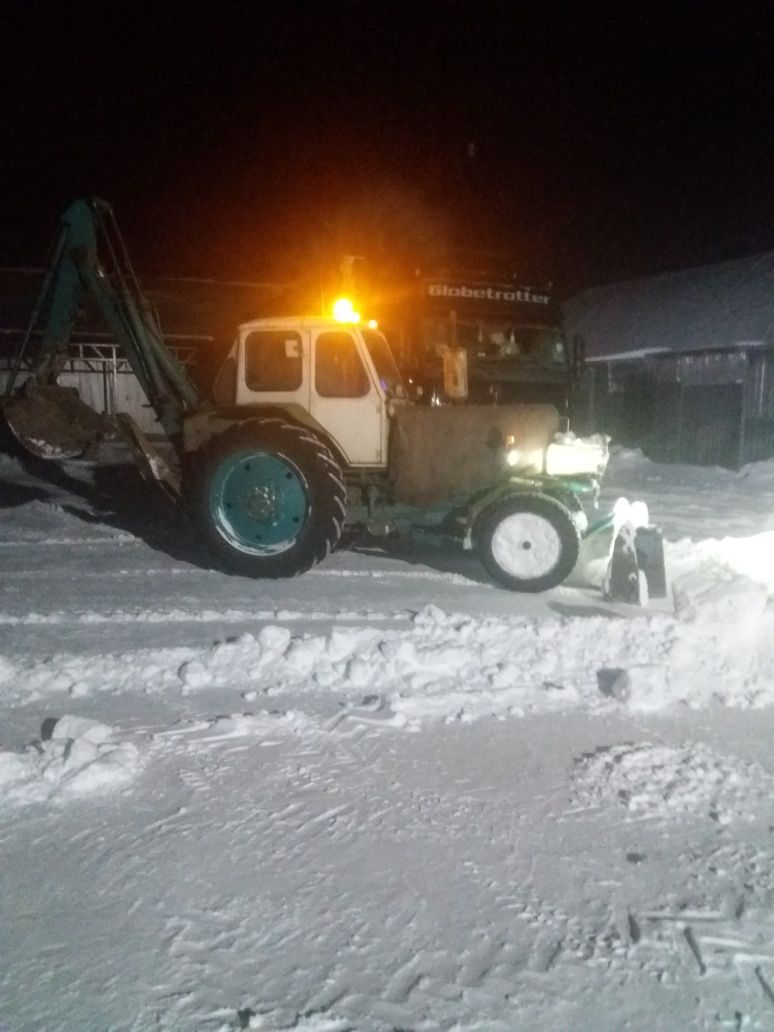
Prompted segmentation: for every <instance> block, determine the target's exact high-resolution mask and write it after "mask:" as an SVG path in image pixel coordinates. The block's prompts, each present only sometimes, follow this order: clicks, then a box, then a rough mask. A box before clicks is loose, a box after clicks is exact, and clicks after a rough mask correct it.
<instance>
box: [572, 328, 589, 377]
mask: <svg viewBox="0 0 774 1032" xmlns="http://www.w3.org/2000/svg"><path fill="white" fill-rule="evenodd" d="M585 364H586V341H585V339H584V338H583V337H582V336H581V335H580V333H576V334H575V336H574V337H573V339H572V374H573V376H574V377H575V379H576V380H580V378H581V375H582V374H583V367H584V365H585Z"/></svg>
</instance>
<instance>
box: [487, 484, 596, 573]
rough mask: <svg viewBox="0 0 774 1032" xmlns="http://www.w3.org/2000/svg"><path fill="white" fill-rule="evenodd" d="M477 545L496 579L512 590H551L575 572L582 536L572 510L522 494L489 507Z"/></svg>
mask: <svg viewBox="0 0 774 1032" xmlns="http://www.w3.org/2000/svg"><path fill="white" fill-rule="evenodd" d="M474 543H475V546H476V549H477V551H478V554H479V556H480V558H481V562H482V563H483V564H484V566H485V567H486V569H487V571H488V572H489V573H490V574H491V576H492V577H493V578H494V579H495V580H496V581H498V582H499V583H500V584H502V585H504V586H505V587H506V588H510V589H511V590H512V591H547V590H548V589H549V588H554V587H556V585H557V584H561V583H562V581H563V580H564V579H565V578H566V577H567V576H568V575H569V574H570V573H571V572H572V569H573V567H574V566H575V564H576V562H577V561H578V553H579V551H580V534H579V532H578V528H577V526H576V524H575V521H574V520H573V518H572V516H571V514H570V512H569V510H568V509H566V508H565V506H563V505H562V504H561V502H557V501H555V500H554V499H553V498H549V497H548V496H547V495H536V494H521V495H519V494H516V495H511V496H510V497H508V498H504V499H502V500H500V501H499V502H495V503H494V504H493V505H491V506H490V507H489V508H488V509H485V510H484V511H483V512H482V513H481V515H480V516H479V518H478V521H477V522H476V525H475V527H474Z"/></svg>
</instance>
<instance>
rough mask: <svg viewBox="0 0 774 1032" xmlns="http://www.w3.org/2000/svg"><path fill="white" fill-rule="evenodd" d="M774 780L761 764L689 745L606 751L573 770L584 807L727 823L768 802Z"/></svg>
mask: <svg viewBox="0 0 774 1032" xmlns="http://www.w3.org/2000/svg"><path fill="white" fill-rule="evenodd" d="M771 790H772V779H771V778H770V777H769V775H768V774H766V772H765V771H764V770H763V769H762V768H761V767H759V766H758V765H757V764H753V763H744V762H742V761H741V760H738V759H736V758H735V757H732V756H723V755H720V754H718V753H716V752H714V751H713V750H712V749H710V748H709V747H708V746H706V745H703V744H701V743H696V742H685V743H683V744H682V745H680V746H679V747H677V748H673V747H670V746H665V745H652V744H650V743H648V742H645V743H642V744H638V745H634V744H632V743H625V744H623V745H616V746H610V747H608V746H605V747H603V748H600V749H597V750H596V751H595V752H593V753H591V754H587V755H584V756H581V757H580V758H579V759H578V760H577V761H576V763H575V766H574V769H573V771H572V793H573V798H574V801H575V802H576V803H579V804H581V805H584V806H589V805H592V806H593V805H599V804H606V803H616V804H618V805H619V806H623V807H625V808H626V809H627V810H629V811H631V812H632V813H644V814H648V815H650V816H656V817H670V816H679V815H683V814H687V813H694V814H696V815H698V816H709V817H712V818H713V819H714V820H717V821H719V822H720V823H723V824H725V823H728V822H729V821H730V820H731V819H732V818H733V817H734V816H739V815H742V816H743V815H745V814H747V813H749V812H750V807H751V806H752V805H754V803H755V801H756V800H758V801H760V800H763V799H766V798H768V797H769V796H770V794H771Z"/></svg>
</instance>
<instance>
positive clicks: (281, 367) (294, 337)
mask: <svg viewBox="0 0 774 1032" xmlns="http://www.w3.org/2000/svg"><path fill="white" fill-rule="evenodd" d="M302 375H303V370H302V368H301V337H300V335H299V334H298V333H293V332H290V331H288V330H255V331H253V332H252V333H250V334H248V336H247V339H246V340H245V383H246V384H247V386H248V388H249V389H250V390H251V391H295V390H298V388H299V387H300V386H301V377H302Z"/></svg>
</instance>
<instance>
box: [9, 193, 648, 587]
mask: <svg viewBox="0 0 774 1032" xmlns="http://www.w3.org/2000/svg"><path fill="white" fill-rule="evenodd" d="M84 305H91V306H93V307H94V308H95V309H96V310H97V311H98V313H99V315H100V316H101V318H102V319H103V320H104V323H105V324H106V326H107V327H108V328H109V329H110V330H111V332H112V333H113V335H114V336H115V337H116V339H117V340H118V342H119V343H120V345H121V346H122V348H123V350H124V352H125V354H126V357H127V359H128V361H129V363H130V364H131V367H132V369H133V371H134V373H135V375H136V376H137V378H138V380H139V382H140V384H141V385H142V387H143V389H144V391H145V394H146V395H147V398H148V401H149V403H150V404H151V406H152V407H153V410H154V411H155V413H156V416H157V418H158V422H159V424H160V426H161V428H162V430H163V434H164V438H165V443H166V447H160V446H159V444H158V443H156V442H154V441H152V440H150V439H149V438H148V437H147V435H146V434H144V433H143V432H142V431H140V429H139V428H138V427H137V426H136V424H134V422H133V421H132V419H131V418H130V417H129V416H128V415H126V414H119V415H118V416H117V417H116V420H115V422H113V421H112V420H108V419H107V418H106V417H105V416H102V415H99V414H97V413H95V412H94V411H93V410H91V409H89V408H88V406H86V405H85V404H84V403H83V402H82V401H81V400H80V398H79V397H78V396H77V394H76V392H75V391H73V389H72V388H63V387H60V386H59V385H58V383H57V378H58V375H59V372H60V371H61V369H62V366H63V363H64V361H65V359H66V354H67V346H68V342H69V340H70V337H71V335H72V332H73V328H74V326H75V324H76V320H77V318H78V313H79V309H81V308H82V306H84ZM343 320H344V321H342V319H341V318H339V319H334V318H332V317H322V316H311V315H310V316H298V317H278V318H261V319H256V320H252V321H247V322H244V323H242V324H241V325H240V326H238V327H237V328H236V331H235V335H234V340H233V345H232V347H231V349H230V352H229V353H228V355H227V357H226V359H225V362H224V364H223V366H222V368H221V369H220V372H219V373H218V375H217V377H216V379H215V382H214V385H213V387H212V389H211V391H210V393H209V395H208V396H204V395H203V394H202V392H201V390H200V389H199V388H197V387H196V386H195V385H194V383H193V382H192V381H191V379H190V378H189V377H188V375H187V373H186V372H185V370H184V369H183V367H182V366H181V365H180V364H179V363H178V362H177V361H176V360H175V358H174V357H173V355H172V354H171V352H170V351H169V350H168V348H167V347H166V345H165V343H164V338H163V334H162V330H161V327H160V325H159V322H158V319H157V317H156V315H155V312H154V311H153V309H152V307H151V306H150V305H149V303H148V301H147V299H146V298H145V296H144V295H143V293H142V290H141V288H140V285H139V281H138V279H137V276H136V274H135V272H134V269H133V266H132V263H131V261H130V259H129V255H128V252H127V249H126V246H125V244H124V241H123V238H122V236H121V234H120V231H119V229H118V226H117V224H116V220H115V216H114V214H113V211H112V208H111V206H110V204H109V203H108V202H106V201H104V200H102V199H99V198H84V199H80V200H77V201H75V202H73V204H71V205H70V207H69V208H68V209H67V210H66V212H65V213H64V216H63V218H62V223H61V228H60V233H59V237H58V242H57V246H56V248H55V250H54V256H53V260H52V264H51V267H50V270H49V272H48V274H47V276H46V280H45V282H44V285H43V289H42V291H41V295H40V298H39V300H38V303H37V304H36V306H35V310H34V312H33V317H32V319H31V321H30V327H31V330H32V327H33V326H37V325H40V326H41V327H42V330H41V333H40V335H39V337H38V338H36V339H35V340H33V335H32V332H30V333H28V334H27V336H26V338H25V341H24V343H23V345H22V348H21V349H20V352H19V360H18V361H17V363H16V369H15V372H16V373H17V374H18V372H19V370H20V369H21V363H22V358H25V360H26V365H27V367H28V369H29V372H28V374H27V376H26V379H24V380H23V382H21V383H20V384H19V383H17V380H18V379H19V377H18V376H17V377H13V376H12V377H11V379H10V381H9V383H8V385H7V388H6V394H5V397H4V398H3V401H2V411H3V416H4V418H5V421H6V423H7V425H8V427H9V428H10V429H11V431H12V433H13V434H14V436H15V437H16V438H17V440H18V441H19V442H20V443H21V444H22V446H23V447H24V448H26V449H27V450H28V451H30V452H32V453H33V454H36V455H38V456H42V457H45V458H50V459H54V460H63V459H67V458H70V459H72V458H76V457H78V456H83V455H86V454H89V451H90V449H93V448H94V447H95V443H97V442H99V441H100V440H103V441H104V440H106V439H109V438H110V437H111V436H112V435H115V434H117V433H118V434H120V435H122V437H123V438H124V439H125V440H126V441H127V442H128V443H129V444H130V446H131V449H132V453H133V455H134V456H135V457H136V461H137V462H138V463H139V464H140V466H141V469H142V470H143V472H144V474H145V475H146V476H147V477H148V478H149V479H152V480H153V481H154V482H155V483H157V484H158V485H159V486H160V487H161V488H162V489H163V490H164V491H165V492H166V493H167V495H168V497H169V498H171V499H172V500H173V502H174V504H175V505H176V506H177V507H178V508H179V510H180V511H181V512H183V513H184V514H185V515H186V518H187V519H188V520H190V522H191V524H192V526H193V527H194V528H195V530H196V531H197V533H198V535H199V537H200V539H201V541H202V542H203V543H204V545H205V546H206V550H207V552H208V554H209V556H210V558H211V561H212V563H213V565H215V566H217V567H218V568H220V569H223V570H226V571H228V572H230V573H233V574H238V575H242V576H249V577H267V578H275V577H288V576H294V575H297V574H301V573H303V572H305V571H307V570H309V569H310V568H311V567H312V566H314V565H315V564H316V563H319V562H321V561H323V560H324V559H325V558H326V557H327V556H328V555H329V554H330V553H331V551H332V550H333V549H335V548H336V547H337V545H338V543H339V541H340V539H341V536H342V533H343V531H344V530H345V528H358V529H367V530H368V531H370V532H371V533H381V534H389V533H397V532H407V533H420V534H429V535H432V536H433V537H435V538H436V539H441V540H444V541H453V542H455V543H456V544H458V545H459V546H460V547H462V548H463V549H469V550H474V551H475V553H476V554H477V556H478V557H479V558H480V560H481V562H482V564H483V566H484V567H485V569H486V570H487V571H488V572H489V574H490V575H491V577H492V578H493V579H494V580H495V581H496V582H497V583H499V584H500V585H502V586H504V587H506V588H509V589H512V590H517V591H526V592H537V591H543V590H546V589H548V588H551V587H554V586H556V585H558V584H560V583H561V582H562V581H564V580H565V579H566V578H567V577H568V575H569V574H570V573H571V571H572V570H573V569H574V568H575V567H576V564H577V563H578V559H579V555H580V552H581V544H582V542H583V541H584V540H591V539H594V540H595V541H596V542H597V545H598V542H599V541H600V540H605V541H607V543H608V545H609V548H608V551H609V555H610V557H611V568H612V559H613V557H614V556H615V555H616V554H620V555H624V554H625V555H626V557H628V558H627V561H628V563H629V566H628V568H627V571H628V572H626V573H625V576H624V581H625V582H626V583H627V584H628V585H629V588H630V593H631V592H634V587H633V586H634V585H635V582H637V584H641V583H642V576H643V573H642V570H641V569H640V567H639V565H638V563H639V559H640V558H641V557H642V555H644V554H645V551H646V550H644V549H643V548H639V547H638V548H635V547H634V546H633V545H631V541H634V538H631V540H630V547H628V550H627V549H626V548H621V547H619V546H620V544H621V541H624V538H622V537H621V535H620V533H619V530H620V523H621V521H620V519H618V520H616V518H614V516H613V514H605V515H603V516H601V517H597V518H596V519H593V520H590V517H589V515H588V513H589V511H590V510H593V506H594V504H595V501H596V498H597V496H598V492H599V482H600V477H601V476H602V474H603V472H604V469H605V466H606V463H607V442H606V439H605V438H603V437H593V438H589V439H579V438H576V437H575V436H574V435H573V434H572V433H571V432H570V431H569V428H568V426H567V422H566V419H565V418H564V417H562V416H561V415H560V413H559V412H558V411H557V409H556V407H554V406H552V405H547V404H536V405H499V406H493V405H468V406H459V407H455V406H447V407H433V406H423V405H417V404H414V403H412V401H411V399H410V398H409V396H408V394H407V392H406V389H405V386H404V384H403V382H402V379H401V375H400V372H399V370H398V367H397V365H396V363H395V360H394V358H393V355H392V353H391V351H390V348H389V345H388V342H387V339H386V338H385V336H384V335H383V334H382V333H381V332H379V330H378V329H375V328H373V327H371V326H368V325H366V324H364V323H362V322H359V321H358V320H357V319H356V317H355V316H354V314H353V313H351V312H350V313H347V314H345V315H344V316H343ZM30 351H32V352H33V353H32V354H29V352H30ZM640 523H641V526H640V527H639V528H638V529H637V533H638V534H640V535H642V534H647V533H650V539H649V540H650V545H651V549H650V554H653V552H654V549H653V547H652V544H653V537H654V533H655V537H656V539H657V540H658V534H657V532H656V531H655V529H654V528H648V526H647V521H646V520H642V519H641V520H640ZM643 540H644V538H643ZM635 543H636V542H635ZM606 547H607V546H606ZM597 550H598V549H597ZM604 551H605V550H604V549H603V552H604ZM655 551H658V550H657V549H656V550H655ZM624 565H625V564H624ZM619 566H620V563H619ZM651 567H653V563H651ZM618 579H619V580H620V577H619V578H618ZM651 579H652V580H653V577H651ZM656 579H657V578H656ZM607 580H608V582H612V581H611V578H610V576H608V577H607ZM612 580H613V581H614V580H615V578H613V579H612ZM654 583H655V581H654ZM650 593H651V595H652V594H653V591H652V590H651V592H650ZM639 598H640V592H639V589H638V590H637V598H634V595H633V594H632V599H631V600H632V601H637V600H638V599H639Z"/></svg>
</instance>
